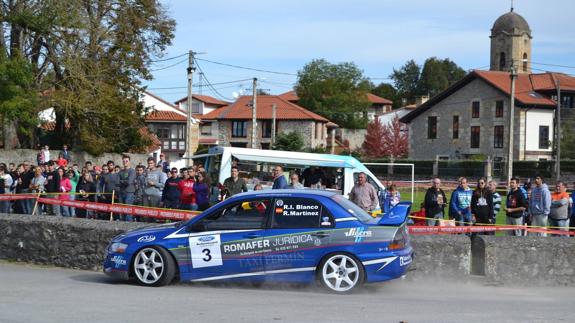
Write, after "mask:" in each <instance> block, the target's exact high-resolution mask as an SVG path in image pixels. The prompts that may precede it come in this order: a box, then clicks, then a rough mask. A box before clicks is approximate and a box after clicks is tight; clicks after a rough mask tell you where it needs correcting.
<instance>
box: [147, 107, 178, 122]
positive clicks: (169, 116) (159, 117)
mask: <svg viewBox="0 0 575 323" xmlns="http://www.w3.org/2000/svg"><path fill="white" fill-rule="evenodd" d="M186 120H187V119H186V116H184V115H181V114H179V113H177V112H174V111H164V110H154V111H152V112H150V113H148V114H147V115H146V121H177V122H186Z"/></svg>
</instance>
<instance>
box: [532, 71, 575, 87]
mask: <svg viewBox="0 0 575 323" xmlns="http://www.w3.org/2000/svg"><path fill="white" fill-rule="evenodd" d="M530 77H531V83H532V84H533V88H534V89H535V90H536V91H556V90H557V85H556V81H557V82H558V83H559V87H560V88H561V90H562V91H575V77H572V76H569V75H565V74H562V73H541V74H531V75H530Z"/></svg>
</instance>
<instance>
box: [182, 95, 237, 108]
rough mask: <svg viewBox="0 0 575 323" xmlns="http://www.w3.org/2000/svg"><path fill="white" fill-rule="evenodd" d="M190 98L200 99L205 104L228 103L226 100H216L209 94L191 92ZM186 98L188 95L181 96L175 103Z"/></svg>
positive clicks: (220, 104)
mask: <svg viewBox="0 0 575 323" xmlns="http://www.w3.org/2000/svg"><path fill="white" fill-rule="evenodd" d="M192 98H194V99H196V100H198V101H202V102H204V103H206V104H212V105H219V106H224V105H228V104H230V103H229V102H226V101H222V100H218V99H216V98H214V97H211V96H209V95H201V94H192ZM187 100H188V97H187V96H186V97H183V98H181V99H179V100H178V101H176V102H175V103H176V104H178V103H181V102H185V101H187Z"/></svg>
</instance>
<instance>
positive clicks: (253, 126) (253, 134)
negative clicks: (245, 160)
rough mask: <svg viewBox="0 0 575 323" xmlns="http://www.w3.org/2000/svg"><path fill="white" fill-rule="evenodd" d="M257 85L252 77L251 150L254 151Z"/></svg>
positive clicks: (256, 80) (256, 81) (255, 79)
mask: <svg viewBox="0 0 575 323" xmlns="http://www.w3.org/2000/svg"><path fill="white" fill-rule="evenodd" d="M257 85H258V79H257V78H256V77H254V80H253V86H252V90H253V94H252V101H253V102H252V149H256V134H257V125H258V123H257V92H258V91H257V88H256V87H257Z"/></svg>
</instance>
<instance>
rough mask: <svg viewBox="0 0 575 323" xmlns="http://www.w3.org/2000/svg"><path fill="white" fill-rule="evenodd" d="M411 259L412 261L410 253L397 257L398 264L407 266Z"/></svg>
mask: <svg viewBox="0 0 575 323" xmlns="http://www.w3.org/2000/svg"><path fill="white" fill-rule="evenodd" d="M411 261H412V258H411V255H409V256H401V257H399V265H400V266H407V265H409V264H410V263H411Z"/></svg>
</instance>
